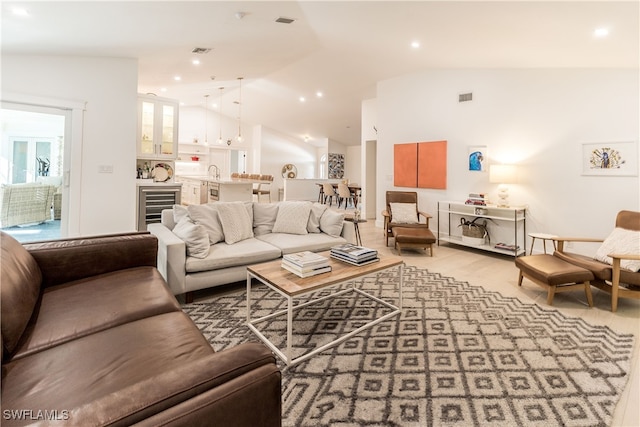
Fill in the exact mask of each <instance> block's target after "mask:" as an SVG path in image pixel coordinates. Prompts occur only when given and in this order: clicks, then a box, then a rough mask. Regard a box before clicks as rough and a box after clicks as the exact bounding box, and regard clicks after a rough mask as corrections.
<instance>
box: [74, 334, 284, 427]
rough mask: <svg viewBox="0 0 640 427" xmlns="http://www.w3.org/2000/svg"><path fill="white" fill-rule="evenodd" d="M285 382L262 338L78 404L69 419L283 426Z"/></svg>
mask: <svg viewBox="0 0 640 427" xmlns="http://www.w3.org/2000/svg"><path fill="white" fill-rule="evenodd" d="M281 381H282V378H281V373H280V371H279V370H278V368H277V365H276V364H275V358H274V356H273V354H272V353H271V351H270V350H269V349H268V348H267V347H266V346H264V345H263V344H261V343H245V344H240V345H238V346H235V347H232V348H229V349H227V350H224V351H220V352H218V353H213V354H211V355H210V356H207V357H204V358H202V359H200V360H197V361H195V362H193V363H189V364H185V365H184V366H181V367H180V368H178V369H174V370H172V371H168V372H163V373H160V374H158V375H156V376H154V377H151V378H149V379H147V380H146V381H142V382H140V383H137V384H133V385H131V386H129V387H127V388H125V389H123V390H122V391H121V392H119V393H114V394H112V395H109V396H104V397H102V398H101V399H99V400H98V401H94V402H92V403H91V404H87V405H85V406H82V407H80V408H76V409H73V410H71V411H70V413H69V421H70V422H73V420H74V419H75V420H79V421H82V422H83V424H85V425H123V426H124V425H132V424H134V423H139V424H136V425H139V426H146V425H149V426H152V425H153V426H155V425H165V424H171V425H189V426H195V425H213V424H215V425H234V426H239V427H242V426H247V427H248V426H276V425H277V426H279V425H281V412H282V403H281ZM224 420H228V421H229V423H225V422H224ZM85 421H86V423H85Z"/></svg>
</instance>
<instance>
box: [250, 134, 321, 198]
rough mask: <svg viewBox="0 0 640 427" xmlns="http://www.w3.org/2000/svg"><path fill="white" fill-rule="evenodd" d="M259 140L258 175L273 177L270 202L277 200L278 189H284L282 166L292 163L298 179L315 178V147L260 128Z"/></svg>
mask: <svg viewBox="0 0 640 427" xmlns="http://www.w3.org/2000/svg"><path fill="white" fill-rule="evenodd" d="M261 128H262V132H261V135H262V138H261V140H260V153H259V156H260V168H261V170H260V173H262V174H269V175H273V177H274V180H273V184H272V185H271V200H272V201H275V200H278V188H284V180H283V178H282V166H284V165H285V164H287V163H292V164H294V165H295V166H296V168H297V169H298V179H313V178H316V177H317V171H316V167H317V157H316V155H317V150H316V147H315V146H313V145H311V144H307V143H306V142H304V141H299V140H296V139H294V138H291V137H288V136H286V135H283V134H281V133H279V132H277V131H275V130H273V129H269V128H267V127H264V126H262V127H261Z"/></svg>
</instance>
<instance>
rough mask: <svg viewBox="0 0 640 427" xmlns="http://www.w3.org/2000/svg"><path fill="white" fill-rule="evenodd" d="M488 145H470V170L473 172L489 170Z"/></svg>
mask: <svg viewBox="0 0 640 427" xmlns="http://www.w3.org/2000/svg"><path fill="white" fill-rule="evenodd" d="M488 158H489V157H488V156H487V147H486V146H485V145H475V146H470V147H469V157H468V160H469V170H470V171H472V172H486V171H487V159H488Z"/></svg>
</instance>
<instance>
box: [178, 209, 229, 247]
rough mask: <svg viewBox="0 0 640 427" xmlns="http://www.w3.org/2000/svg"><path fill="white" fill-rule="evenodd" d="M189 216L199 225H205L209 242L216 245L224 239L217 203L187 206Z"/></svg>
mask: <svg viewBox="0 0 640 427" xmlns="http://www.w3.org/2000/svg"><path fill="white" fill-rule="evenodd" d="M187 212H188V213H189V218H190V219H191V220H192V221H193V222H195V223H196V224H198V225H201V226H203V227H204V229H205V230H206V231H207V235H208V236H209V244H211V245H215V244H216V243H218V242H222V241H224V232H223V230H222V224H221V223H220V218H219V215H218V209H217V207H216V204H215V203H209V204H206V205H189V207H188V208H187Z"/></svg>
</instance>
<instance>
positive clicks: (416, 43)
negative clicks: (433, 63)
mask: <svg viewBox="0 0 640 427" xmlns="http://www.w3.org/2000/svg"><path fill="white" fill-rule="evenodd" d="M411 47H412V48H414V49H417V48H419V47H420V42H419V41H417V40H414V41H412V42H411Z"/></svg>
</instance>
